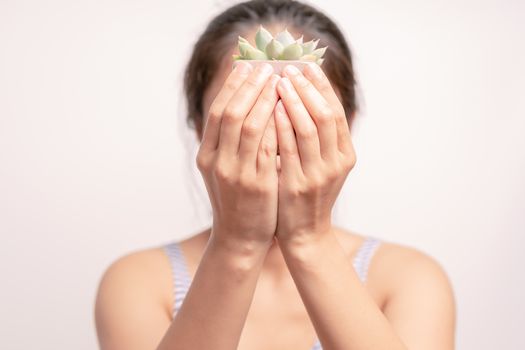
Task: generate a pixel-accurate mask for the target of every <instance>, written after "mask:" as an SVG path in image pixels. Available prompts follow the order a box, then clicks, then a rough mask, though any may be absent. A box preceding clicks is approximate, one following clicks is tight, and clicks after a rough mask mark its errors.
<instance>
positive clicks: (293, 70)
mask: <svg viewBox="0 0 525 350" xmlns="http://www.w3.org/2000/svg"><path fill="white" fill-rule="evenodd" d="M284 72H285V73H286V74H290V75H297V74H299V69H297V67H296V66H292V65H287V66H286V67H284Z"/></svg>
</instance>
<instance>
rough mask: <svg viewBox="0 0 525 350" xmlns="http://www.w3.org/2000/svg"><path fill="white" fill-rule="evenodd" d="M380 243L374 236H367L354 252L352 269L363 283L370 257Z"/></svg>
mask: <svg viewBox="0 0 525 350" xmlns="http://www.w3.org/2000/svg"><path fill="white" fill-rule="evenodd" d="M380 244H381V241H380V240H379V239H377V238H376V237H373V236H367V237H366V238H365V239H364V241H363V243H361V246H360V247H359V249H358V250H357V252H356V254H355V257H354V261H353V265H354V269H355V271H356V272H357V275H358V276H359V279H360V280H361V281H362V282H363V283H364V282H365V281H366V278H367V275H368V267H369V265H370V262H371V261H372V257H373V255H374V253H375V251H376V249H377V247H378V246H379V245H380Z"/></svg>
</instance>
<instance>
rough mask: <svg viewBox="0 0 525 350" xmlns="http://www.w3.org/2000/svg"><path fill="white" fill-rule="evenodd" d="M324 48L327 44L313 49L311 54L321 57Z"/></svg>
mask: <svg viewBox="0 0 525 350" xmlns="http://www.w3.org/2000/svg"><path fill="white" fill-rule="evenodd" d="M326 48H327V46H325V47H322V48H320V49H316V50H314V51H313V52H312V55H314V56H317V58H321V57H323V55H324V53H325V52H326Z"/></svg>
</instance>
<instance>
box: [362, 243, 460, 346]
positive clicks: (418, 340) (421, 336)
mask: <svg viewBox="0 0 525 350" xmlns="http://www.w3.org/2000/svg"><path fill="white" fill-rule="evenodd" d="M369 284H370V285H371V288H374V289H377V290H380V291H381V294H382V297H381V300H382V305H381V309H382V311H383V313H384V314H385V316H386V317H387V319H388V320H389V321H390V322H391V324H392V325H393V326H394V328H395V329H396V331H397V332H398V334H399V335H400V336H401V338H402V339H403V340H404V341H405V343H406V345H407V346H408V348H414V349H423V348H425V349H434V348H439V349H452V348H454V338H455V334H454V333H455V322H456V302H455V297H454V292H453V287H452V283H451V281H450V278H449V276H448V274H447V272H446V271H445V269H444V268H443V266H442V264H441V263H440V262H439V261H438V260H437V259H436V258H434V257H433V256H431V255H429V254H427V253H425V252H423V251H421V250H419V249H416V248H413V247H409V246H406V245H402V244H396V243H392V242H386V241H382V243H381V244H380V245H379V247H378V248H377V251H376V253H375V257H374V259H373V260H372V262H371V263H370V269H369ZM431 339H433V341H430V340H431ZM438 339H439V341H437V340H438Z"/></svg>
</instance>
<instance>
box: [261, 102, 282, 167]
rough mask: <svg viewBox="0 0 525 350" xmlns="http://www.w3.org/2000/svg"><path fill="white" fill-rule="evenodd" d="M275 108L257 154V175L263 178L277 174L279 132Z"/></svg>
mask: <svg viewBox="0 0 525 350" xmlns="http://www.w3.org/2000/svg"><path fill="white" fill-rule="evenodd" d="M274 108H275V106H272V111H271V112H270V118H269V120H268V124H267V125H266V128H265V130H264V134H263V137H262V139H261V142H260V144H259V147H258V152H257V173H259V174H261V175H263V176H265V175H268V174H271V173H277V130H276V128H275V118H274V115H273V111H274Z"/></svg>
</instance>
